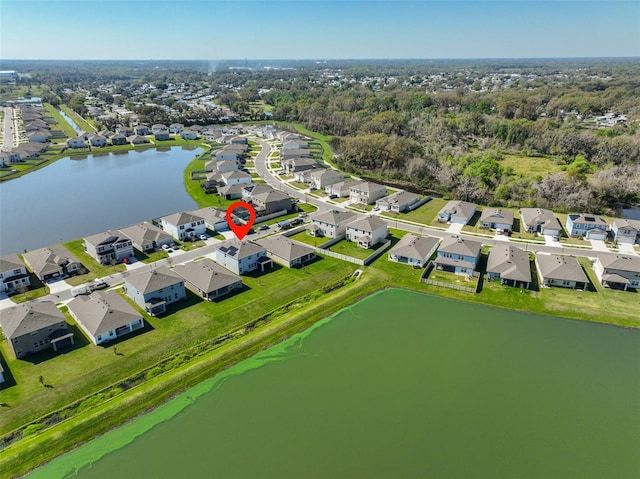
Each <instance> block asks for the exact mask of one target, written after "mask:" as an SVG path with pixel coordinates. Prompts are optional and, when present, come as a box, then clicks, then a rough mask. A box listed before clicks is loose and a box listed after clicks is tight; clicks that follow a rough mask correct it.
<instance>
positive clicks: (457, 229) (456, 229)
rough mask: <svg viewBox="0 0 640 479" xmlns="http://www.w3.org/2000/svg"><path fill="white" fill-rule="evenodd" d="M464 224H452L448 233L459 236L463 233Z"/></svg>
mask: <svg viewBox="0 0 640 479" xmlns="http://www.w3.org/2000/svg"><path fill="white" fill-rule="evenodd" d="M463 226H464V225H463V224H460V223H451V224H450V225H449V227H448V228H447V233H451V234H454V235H458V234H460V233H461V232H462V228H463Z"/></svg>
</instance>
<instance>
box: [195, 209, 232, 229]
mask: <svg viewBox="0 0 640 479" xmlns="http://www.w3.org/2000/svg"><path fill="white" fill-rule="evenodd" d="M189 213H191V214H192V215H194V216H198V217H200V218H202V219H204V225H205V226H206V227H207V228H208V229H210V230H211V231H227V230H228V229H229V225H228V224H227V212H226V211H224V210H219V209H218V208H214V207H213V206H207V207H205V208H200V209H199V210H194V211H189Z"/></svg>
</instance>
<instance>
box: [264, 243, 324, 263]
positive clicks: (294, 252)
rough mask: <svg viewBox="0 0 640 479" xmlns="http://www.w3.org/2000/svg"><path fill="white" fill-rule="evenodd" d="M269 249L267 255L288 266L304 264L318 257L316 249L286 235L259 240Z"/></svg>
mask: <svg viewBox="0 0 640 479" xmlns="http://www.w3.org/2000/svg"><path fill="white" fill-rule="evenodd" d="M258 244H260V245H262V246H264V247H265V248H266V250H267V256H268V257H269V258H271V259H272V260H273V261H275V262H276V263H280V264H281V265H283V266H286V267H287V268H293V267H296V266H302V265H303V264H304V263H308V262H309V261H312V260H314V259H315V257H316V253H315V250H314V249H313V248H311V247H309V246H307V245H305V244H303V243H300V242H298V241H294V240H292V239H289V238H287V237H286V236H282V235H277V236H271V237H269V238H265V239H263V240H260V241H258Z"/></svg>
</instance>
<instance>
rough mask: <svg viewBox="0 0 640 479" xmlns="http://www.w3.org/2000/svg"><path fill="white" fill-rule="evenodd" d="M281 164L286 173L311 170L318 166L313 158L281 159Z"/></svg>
mask: <svg viewBox="0 0 640 479" xmlns="http://www.w3.org/2000/svg"><path fill="white" fill-rule="evenodd" d="M282 166H283V167H284V171H285V172H286V173H287V174H288V175H292V174H294V173H297V172H300V171H307V170H312V169H314V168H316V167H317V166H318V163H316V160H314V159H313V158H290V159H287V160H282Z"/></svg>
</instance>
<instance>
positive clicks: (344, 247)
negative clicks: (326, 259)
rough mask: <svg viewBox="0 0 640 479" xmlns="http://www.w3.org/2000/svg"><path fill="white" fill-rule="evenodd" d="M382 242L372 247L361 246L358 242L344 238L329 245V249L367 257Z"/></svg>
mask: <svg viewBox="0 0 640 479" xmlns="http://www.w3.org/2000/svg"><path fill="white" fill-rule="evenodd" d="M380 246H382V245H381V244H377V245H375V246H374V247H372V248H370V249H365V248H360V247H359V246H358V245H357V243H354V242H352V241H347V240H342V241H339V242H337V243H336V244H334V245H331V246H330V247H329V251H333V252H334V253H340V254H345V255H347V256H351V257H353V258H358V259H365V258H367V257H369V256H370V255H371V254H372V253H373V252H374V251H375V250H376V249H378V248H379V247H380Z"/></svg>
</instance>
